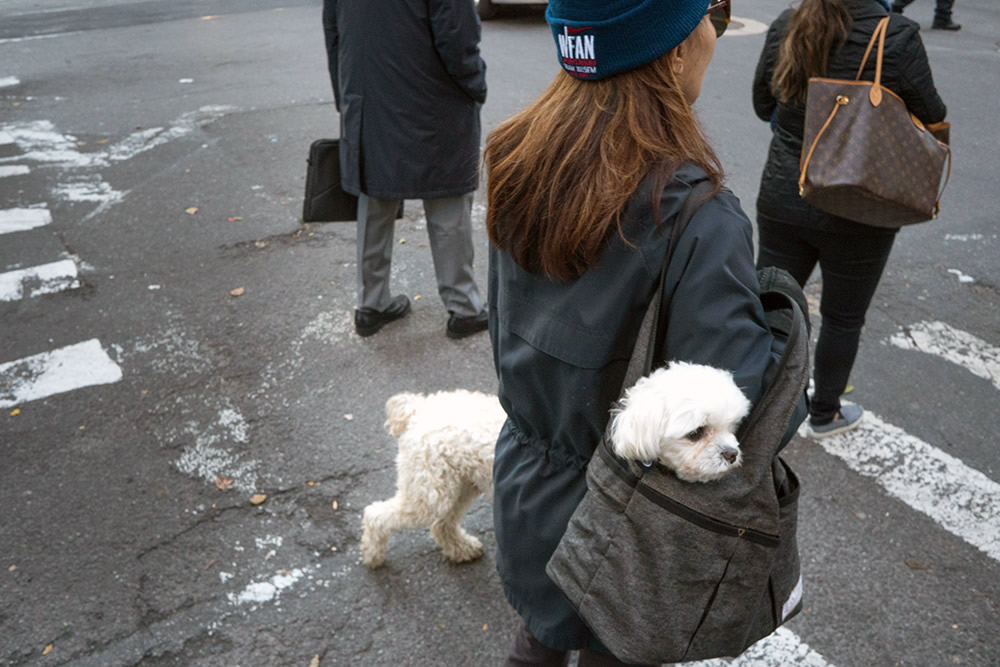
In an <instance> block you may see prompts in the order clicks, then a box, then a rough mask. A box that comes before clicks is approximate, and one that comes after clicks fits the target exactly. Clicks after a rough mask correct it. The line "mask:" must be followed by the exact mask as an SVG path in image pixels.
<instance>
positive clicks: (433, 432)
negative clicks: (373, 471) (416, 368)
mask: <svg viewBox="0 0 1000 667" xmlns="http://www.w3.org/2000/svg"><path fill="white" fill-rule="evenodd" d="M385 414H386V422H385V428H386V430H387V431H388V432H389V434H390V435H392V436H393V437H394V438H396V440H397V442H398V444H399V453H398V454H397V455H396V473H397V478H396V495H395V496H393V497H392V498H390V499H388V500H383V501H380V502H375V503H372V504H371V505H369V506H368V507H366V508H365V511H364V518H363V520H362V527H363V533H362V535H361V556H362V560H363V561H364V563H365V565H367V566H368V567H373V568H374V567H378V566H380V565H381V564H382V563H383V562H384V561H385V552H386V547H387V545H388V542H389V536H390V535H392V534H393V533H395V532H397V531H399V530H402V529H404V528H412V527H416V526H426V527H428V528H430V531H431V535H432V536H433V537H434V539H435V541H437V543H438V545H439V546H440V547H441V551H442V552H444V555H445V557H446V558H448V560H451V561H453V562H455V563H462V562H465V561H470V560H475V559H476V558H479V557H480V556H482V555H483V545H482V543H481V542H480V541H479V540H478V539H476V538H475V537H473V536H472V535H469V534H468V533H466V532H465V531H464V530H463V529H462V527H461V526H460V525H459V522H460V521H461V520H462V516H463V515H464V514H465V512H466V510H468V509H469V506H470V505H471V504H472V502H473V501H474V500H475V499H476V498H478V497H479V495H480V494H487V495H491V494H492V493H493V450H494V447H495V446H496V441H497V434H499V433H500V427H501V426H503V423H504V420H505V419H506V418H507V415H506V414H504V411H503V408H501V407H500V402H499V401H498V400H497V397H496V396H490V395H487V394H481V393H479V392H471V391H465V390H461V389H460V390H456V391H440V392H437V393H435V394H430V395H424V394H409V393H404V394H396V395H395V396H393V397H392V398H390V399H389V400H388V401H386V404H385Z"/></svg>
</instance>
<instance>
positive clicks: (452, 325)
mask: <svg viewBox="0 0 1000 667" xmlns="http://www.w3.org/2000/svg"><path fill="white" fill-rule="evenodd" d="M489 324H490V315H489V312H487V311H486V310H485V309H484V310H483V312H481V313H479V314H478V315H472V316H470V317H458V316H457V315H455V314H454V313H452V314H451V317H449V318H448V327H447V330H446V332H445V333H447V334H448V338H456V339H457V338H465V337H466V336H471V335H472V334H474V333H479V332H480V331H486V329H488V328H489Z"/></svg>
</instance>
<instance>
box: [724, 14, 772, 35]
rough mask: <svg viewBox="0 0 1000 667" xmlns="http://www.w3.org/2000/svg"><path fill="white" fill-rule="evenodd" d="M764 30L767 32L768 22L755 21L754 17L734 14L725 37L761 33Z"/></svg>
mask: <svg viewBox="0 0 1000 667" xmlns="http://www.w3.org/2000/svg"><path fill="white" fill-rule="evenodd" d="M762 32H767V24H766V23H761V22H760V21H755V20H754V19H748V18H743V17H742V16H734V17H732V19H730V22H729V27H728V28H727V29H726V34H725V35H723V37H730V36H734V35H759V34H761V33H762Z"/></svg>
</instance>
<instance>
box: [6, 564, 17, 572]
mask: <svg viewBox="0 0 1000 667" xmlns="http://www.w3.org/2000/svg"><path fill="white" fill-rule="evenodd" d="M16 569H17V565H11V566H10V567H8V568H7V571H8V572H13V571H14V570H16Z"/></svg>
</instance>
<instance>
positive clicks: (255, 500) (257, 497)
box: [250, 493, 267, 505]
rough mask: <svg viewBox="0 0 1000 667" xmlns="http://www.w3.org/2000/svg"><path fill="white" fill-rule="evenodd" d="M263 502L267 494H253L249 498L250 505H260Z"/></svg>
mask: <svg viewBox="0 0 1000 667" xmlns="http://www.w3.org/2000/svg"><path fill="white" fill-rule="evenodd" d="M265 500H267V494H266V493H255V494H253V495H252V496H250V504H251V505H260V504H261V503H262V502H264V501H265Z"/></svg>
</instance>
